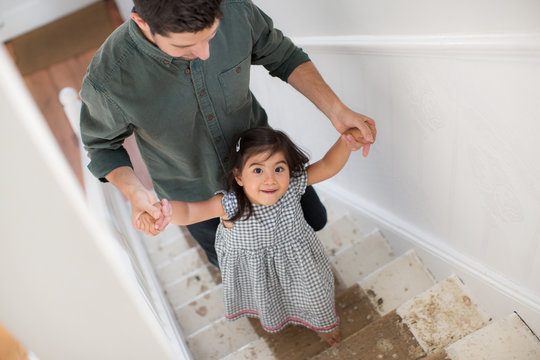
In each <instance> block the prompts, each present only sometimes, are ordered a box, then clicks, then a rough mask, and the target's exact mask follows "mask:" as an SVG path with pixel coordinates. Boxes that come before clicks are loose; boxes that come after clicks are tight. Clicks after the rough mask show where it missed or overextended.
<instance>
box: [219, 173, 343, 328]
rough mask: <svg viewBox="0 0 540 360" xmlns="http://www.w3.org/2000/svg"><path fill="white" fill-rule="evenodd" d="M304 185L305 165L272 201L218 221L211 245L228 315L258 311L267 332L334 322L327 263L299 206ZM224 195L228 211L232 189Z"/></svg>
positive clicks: (233, 202) (231, 317) (232, 209)
mask: <svg viewBox="0 0 540 360" xmlns="http://www.w3.org/2000/svg"><path fill="white" fill-rule="evenodd" d="M306 185H307V175H306V172H305V171H304V172H302V173H301V175H300V176H299V177H291V180H290V183H289V188H288V189H287V191H286V193H285V194H284V195H283V196H282V197H281V199H279V200H278V202H277V203H276V204H274V205H270V206H267V205H256V204H253V210H254V211H253V214H252V215H251V217H250V218H249V219H247V220H243V219H240V220H238V221H236V222H234V227H233V228H226V227H224V226H223V223H221V224H220V225H219V227H218V230H217V233H216V243H215V247H216V252H217V254H218V260H219V266H220V268H221V272H222V279H223V302H224V307H225V317H226V318H227V319H229V320H235V319H237V318H240V317H243V316H252V317H258V318H259V319H260V321H261V324H262V326H263V328H264V329H265V330H266V331H268V332H277V331H279V330H281V329H282V328H283V327H285V326H286V325H287V324H289V323H294V324H300V325H304V326H307V327H309V328H312V329H313V330H315V331H322V332H329V331H332V330H334V329H335V328H336V326H337V325H338V322H339V320H338V318H337V315H336V312H335V305H334V277H333V275H332V271H331V269H330V263H329V261H328V257H327V255H326V252H325V250H324V247H323V245H322V244H321V242H320V240H319V239H318V238H317V236H316V235H315V232H314V231H313V229H312V228H311V227H310V226H309V225H308V224H307V222H306V220H305V219H304V214H303V212H302V207H301V206H300V198H301V196H302V194H303V193H304V192H305V189H306ZM222 201H223V207H224V208H225V212H226V213H227V215H228V216H229V217H232V216H233V215H234V214H235V213H236V209H237V200H236V196H235V194H234V193H231V192H224V197H223V200H222Z"/></svg>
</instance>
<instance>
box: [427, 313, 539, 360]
mask: <svg viewBox="0 0 540 360" xmlns="http://www.w3.org/2000/svg"><path fill="white" fill-rule="evenodd" d="M473 359H474V360H510V359H516V360H538V359H540V341H539V340H538V338H537V337H536V336H535V335H534V334H533V333H532V331H531V330H530V329H529V328H528V327H527V325H526V324H525V323H524V322H523V320H521V318H520V317H519V316H518V315H517V314H515V313H514V314H512V315H510V316H508V317H507V318H504V319H502V320H498V321H496V322H494V323H492V324H490V325H488V326H486V327H484V328H482V329H480V330H478V331H476V332H474V333H472V334H470V335H468V336H466V337H464V338H463V339H461V340H459V341H457V342H455V343H453V344H451V345H449V346H447V347H446V348H445V349H444V350H441V351H439V352H437V353H436V354H434V355H433V356H430V357H428V358H426V360H473Z"/></svg>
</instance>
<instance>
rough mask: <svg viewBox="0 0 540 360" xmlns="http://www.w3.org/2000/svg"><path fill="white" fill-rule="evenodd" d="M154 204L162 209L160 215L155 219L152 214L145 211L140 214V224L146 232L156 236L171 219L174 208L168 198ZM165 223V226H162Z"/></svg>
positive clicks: (141, 228)
mask: <svg viewBox="0 0 540 360" xmlns="http://www.w3.org/2000/svg"><path fill="white" fill-rule="evenodd" d="M153 206H154V207H155V208H157V209H158V210H159V211H160V217H159V218H158V219H154V217H153V216H152V215H150V214H149V213H147V212H144V213H142V214H141V215H140V216H139V221H138V226H139V228H140V230H141V231H142V232H144V233H145V234H147V235H152V236H155V235H158V234H159V233H160V232H161V231H163V230H164V229H165V227H166V226H167V224H169V222H170V221H171V216H172V209H171V206H170V204H169V202H168V201H167V199H162V200H161V202H156V203H155V204H154V205H153ZM163 224H165V226H164V227H163V228H161V226H162V225H163Z"/></svg>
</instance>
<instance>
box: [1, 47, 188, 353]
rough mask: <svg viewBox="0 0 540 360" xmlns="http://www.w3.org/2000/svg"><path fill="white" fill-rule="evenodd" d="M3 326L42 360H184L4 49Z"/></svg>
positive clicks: (2, 142) (2, 134)
mask: <svg viewBox="0 0 540 360" xmlns="http://www.w3.org/2000/svg"><path fill="white" fill-rule="evenodd" d="M0 73H1V74H2V76H1V77H0V119H1V121H2V131H1V132H0V146H1V151H0V167H1V168H2V169H3V173H2V176H1V177H0V189H1V192H2V201H1V202H0V224H1V226H0V239H1V240H0V322H2V324H3V325H5V326H6V328H7V329H8V330H9V331H10V332H11V333H12V334H13V335H14V336H15V337H16V338H17V339H18V340H19V341H20V342H21V343H22V344H23V345H24V346H26V347H27V348H29V349H31V350H32V351H33V352H34V353H35V354H36V355H37V356H38V357H39V358H40V359H41V360H72V359H81V360H84V359H88V360H95V359H111V360H112V359H141V360H143V359H144V360H147V359H178V358H179V357H178V356H177V354H174V353H173V350H172V346H171V344H170V343H169V340H168V339H167V337H166V335H165V333H164V332H163V330H162V329H161V328H160V327H159V324H158V322H157V320H156V318H155V316H154V314H152V313H151V311H150V307H149V306H148V304H146V303H145V302H144V298H143V296H142V293H141V292H140V288H139V287H138V284H137V282H136V279H135V276H134V273H133V272H132V271H130V270H131V268H130V264H129V263H128V259H127V258H126V255H125V254H124V253H123V252H122V251H121V250H120V248H119V245H118V243H117V241H116V239H114V238H113V237H112V235H111V234H110V233H109V232H107V231H105V229H103V228H102V225H100V224H99V223H98V222H97V221H96V220H95V219H94V218H93V216H92V214H91V213H90V211H89V210H88V207H87V206H86V204H85V198H84V196H83V193H82V191H81V188H80V186H79V184H78V183H77V181H76V179H75V177H74V176H73V174H72V172H71V170H70V169H69V167H68V165H67V163H66V161H65V159H64V158H63V155H62V154H61V152H60V150H59V148H58V146H57V145H56V142H55V141H54V138H53V137H52V134H51V133H50V131H49V130H48V128H47V125H46V124H45V122H44V120H43V118H42V117H41V114H40V113H39V110H38V109H37V107H36V106H35V104H34V103H33V102H32V100H31V98H30V95H29V94H28V92H27V91H26V89H25V87H24V84H23V82H22V79H21V78H20V77H19V76H18V73H16V70H15V68H14V66H13V64H12V63H11V61H10V60H9V57H8V55H7V53H6V51H5V49H4V48H0Z"/></svg>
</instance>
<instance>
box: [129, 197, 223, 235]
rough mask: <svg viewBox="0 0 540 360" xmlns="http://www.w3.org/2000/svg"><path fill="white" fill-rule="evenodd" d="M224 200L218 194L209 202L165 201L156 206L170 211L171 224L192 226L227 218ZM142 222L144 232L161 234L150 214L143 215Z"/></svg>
mask: <svg viewBox="0 0 540 360" xmlns="http://www.w3.org/2000/svg"><path fill="white" fill-rule="evenodd" d="M222 198H223V194H217V195H214V196H212V197H211V198H210V199H208V200H205V201H198V202H184V201H167V200H166V199H163V200H161V202H160V203H159V202H158V203H156V204H154V206H156V207H158V208H160V209H168V212H169V213H168V214H166V215H167V216H169V217H170V218H171V223H173V224H176V225H190V224H195V223H198V222H201V221H204V220H209V219H213V218H216V217H224V216H226V213H225V209H223V204H222V202H221V199H222ZM167 204H168V206H167ZM140 221H141V228H142V229H143V231H147V232H148V233H150V234H151V235H157V234H158V233H159V231H158V230H156V229H155V221H156V220H155V219H154V218H153V217H152V216H150V215H149V214H148V213H144V214H142V215H141V217H140Z"/></svg>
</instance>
